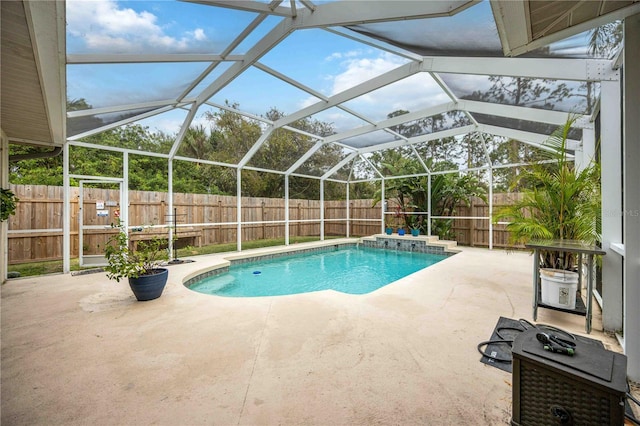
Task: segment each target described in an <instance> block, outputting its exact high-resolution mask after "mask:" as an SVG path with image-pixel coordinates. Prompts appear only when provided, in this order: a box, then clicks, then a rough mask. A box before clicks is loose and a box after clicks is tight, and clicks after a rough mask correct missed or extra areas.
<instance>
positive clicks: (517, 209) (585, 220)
mask: <svg viewBox="0 0 640 426" xmlns="http://www.w3.org/2000/svg"><path fill="white" fill-rule="evenodd" d="M574 122H575V118H569V119H568V120H567V122H566V123H565V124H564V126H561V127H559V128H558V129H557V130H556V131H555V132H554V133H553V134H552V135H551V137H550V138H549V140H548V141H547V142H546V143H545V145H546V146H547V147H548V148H549V155H548V160H550V161H547V162H544V161H541V162H538V163H535V164H533V165H532V166H531V167H530V168H528V169H525V170H523V172H522V174H521V175H520V177H519V179H518V181H519V182H520V181H524V182H527V185H526V187H528V188H531V189H529V190H527V191H525V192H524V194H523V197H522V199H521V200H520V201H516V202H515V203H513V204H511V205H509V206H506V207H504V208H502V209H500V210H498V211H497V212H496V213H495V214H494V216H493V220H494V222H498V221H508V222H509V224H508V225H507V226H506V229H507V231H509V232H510V233H511V236H510V238H511V242H512V243H526V242H528V241H529V240H532V239H538V240H577V241H582V242H585V243H587V244H595V243H597V242H598V241H600V233H599V230H600V200H601V196H600V165H599V164H598V163H596V162H594V161H592V162H590V163H589V164H588V165H587V166H586V167H584V168H582V169H580V170H578V169H577V168H576V167H575V165H574V164H573V162H572V161H570V160H569V159H568V158H567V155H566V154H567V139H568V136H569V132H570V131H571V127H572V125H573V124H574ZM540 264H541V267H542V268H555V269H565V270H571V269H573V268H575V266H576V258H575V255H574V254H573V253H565V254H563V253H559V252H555V251H547V252H542V253H541V259H540Z"/></svg>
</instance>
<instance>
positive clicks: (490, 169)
mask: <svg viewBox="0 0 640 426" xmlns="http://www.w3.org/2000/svg"><path fill="white" fill-rule="evenodd" d="M471 214H473V212H472V213H471ZM471 220H475V219H471ZM471 239H472V241H473V235H472V236H471ZM489 250H493V167H492V166H491V163H489Z"/></svg>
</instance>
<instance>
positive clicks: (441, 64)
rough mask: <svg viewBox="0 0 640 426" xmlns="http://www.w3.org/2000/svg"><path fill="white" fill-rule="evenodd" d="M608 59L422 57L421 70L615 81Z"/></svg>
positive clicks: (615, 77) (614, 72) (615, 74)
mask: <svg viewBox="0 0 640 426" xmlns="http://www.w3.org/2000/svg"><path fill="white" fill-rule="evenodd" d="M611 64H612V62H611V61H610V60H603V59H562V58H473V57H431V56H428V57H425V58H424V60H423V62H422V71H426V72H443V73H455V74H472V75H502V76H509V77H526V78H541V79H552V80H569V81H602V80H619V79H620V73H618V72H617V71H616V70H613V69H612V67H611Z"/></svg>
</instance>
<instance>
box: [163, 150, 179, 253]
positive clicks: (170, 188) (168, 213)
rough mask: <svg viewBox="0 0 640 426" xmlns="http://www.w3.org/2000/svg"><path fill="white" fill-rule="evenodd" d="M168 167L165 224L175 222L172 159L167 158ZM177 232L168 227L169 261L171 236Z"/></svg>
mask: <svg viewBox="0 0 640 426" xmlns="http://www.w3.org/2000/svg"><path fill="white" fill-rule="evenodd" d="M168 166H169V178H168V187H167V192H168V194H167V196H168V198H169V199H168V200H167V201H168V203H167V210H168V211H166V212H164V217H165V222H166V221H167V219H170V220H169V222H173V221H175V222H177V218H174V217H173V216H172V215H173V214H174V213H173V158H169V161H168ZM177 232H178V230H177V229H173V228H172V227H171V226H169V259H173V236H174V235H175V233H177Z"/></svg>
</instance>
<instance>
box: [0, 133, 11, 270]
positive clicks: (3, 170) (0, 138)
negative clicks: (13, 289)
mask: <svg viewBox="0 0 640 426" xmlns="http://www.w3.org/2000/svg"><path fill="white" fill-rule="evenodd" d="M0 186H1V187H2V188H4V189H8V188H9V141H8V140H7V138H6V136H5V134H4V132H3V131H2V130H0ZM0 247H2V250H0V252H1V253H2V256H1V257H2V258H1V259H0V283H4V282H5V281H6V279H7V267H8V265H9V221H8V220H4V221H2V222H0Z"/></svg>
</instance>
